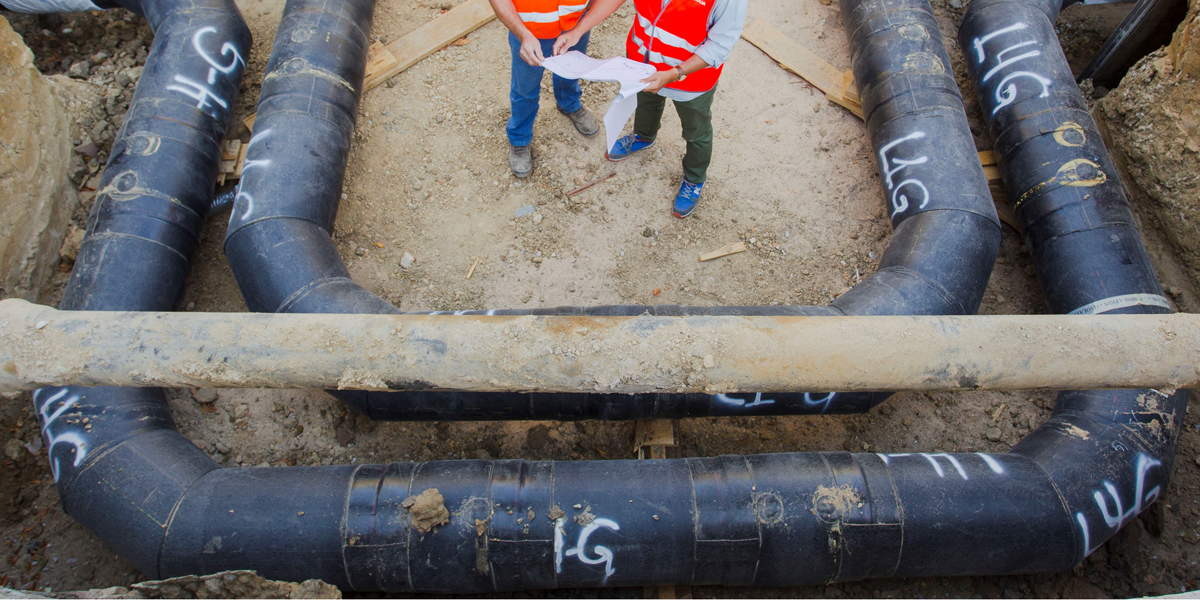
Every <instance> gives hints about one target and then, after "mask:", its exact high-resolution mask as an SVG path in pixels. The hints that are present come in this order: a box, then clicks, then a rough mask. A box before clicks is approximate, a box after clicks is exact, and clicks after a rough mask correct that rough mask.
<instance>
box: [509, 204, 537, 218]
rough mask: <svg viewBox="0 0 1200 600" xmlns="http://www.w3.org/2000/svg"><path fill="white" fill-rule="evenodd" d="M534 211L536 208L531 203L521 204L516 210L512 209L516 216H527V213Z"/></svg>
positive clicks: (530, 213)
mask: <svg viewBox="0 0 1200 600" xmlns="http://www.w3.org/2000/svg"><path fill="white" fill-rule="evenodd" d="M535 212H537V208H536V207H535V206H534V205H532V204H527V205H525V206H522V207H521V208H518V209H517V210H514V211H513V216H514V217H518V218H520V217H528V216H529V215H532V214H533V213H535Z"/></svg>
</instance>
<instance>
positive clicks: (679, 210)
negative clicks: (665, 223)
mask: <svg viewBox="0 0 1200 600" xmlns="http://www.w3.org/2000/svg"><path fill="white" fill-rule="evenodd" d="M702 189H704V184H703V183H692V182H690V181H688V180H687V179H686V178H685V179H684V180H683V183H681V184H680V185H679V193H678V194H676V196H675V204H674V206H672V207H671V214H673V215H675V216H677V217H679V218H680V219H682V218H684V217H686V216H688V215H690V214H692V211H694V210H696V205H697V204H699V203H700V190H702Z"/></svg>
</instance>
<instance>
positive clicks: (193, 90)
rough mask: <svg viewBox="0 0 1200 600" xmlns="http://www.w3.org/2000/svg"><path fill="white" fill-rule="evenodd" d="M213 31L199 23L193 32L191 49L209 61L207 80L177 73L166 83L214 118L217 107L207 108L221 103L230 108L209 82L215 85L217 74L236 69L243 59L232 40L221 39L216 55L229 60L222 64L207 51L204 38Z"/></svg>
mask: <svg viewBox="0 0 1200 600" xmlns="http://www.w3.org/2000/svg"><path fill="white" fill-rule="evenodd" d="M215 33H218V32H217V28H216V27H201V28H200V29H199V30H197V31H196V33H195V34H193V35H192V49H194V50H195V51H196V54H198V55H199V56H200V58H202V59H204V62H206V63H208V65H209V69H208V74H207V77H206V78H205V79H206V81H205V82H200V81H196V80H195V79H192V78H191V77H187V76H185V75H180V74H178V73H176V74H175V76H174V77H173V78H172V81H174V82H175V83H174V84H172V85H168V86H167V88H166V89H168V90H171V91H174V92H179V93H181V94H183V95H185V96H187V97H189V98H191V99H193V100H195V101H196V108H198V109H200V110H203V111H205V112H206V113H208V114H209V115H210V116H211V117H213V118H214V119H219V118H220V116H219V115H217V113H216V111H210V110H207V109H208V108H211V107H213V106H220V107H221V108H222V109H224V110H229V103H228V102H227V101H226V100H225V98H223V97H222V96H221V95H220V94H219V93H217V92H216V91H215V90H213V88H212V87H210V86H213V85H216V83H217V76H218V75H225V76H229V75H231V74H232V73H233V72H234V71H235V70H237V68H238V65H241V66H242V67H245V66H246V60H245V59H244V58H243V57H242V55H241V53H240V52H238V50H237V47H236V46H235V45H234V44H233V43H232V42H223V43H222V44H221V50H220V52H219V53H218V55H217V56H219V57H228V59H229V64H222V63H221V62H220V61H219V60H217V59H216V58H214V57H213V56H212V55H211V54H210V53H209V51H208V50H206V49H205V48H204V43H203V39H204V37H205V36H207V35H208V34H215Z"/></svg>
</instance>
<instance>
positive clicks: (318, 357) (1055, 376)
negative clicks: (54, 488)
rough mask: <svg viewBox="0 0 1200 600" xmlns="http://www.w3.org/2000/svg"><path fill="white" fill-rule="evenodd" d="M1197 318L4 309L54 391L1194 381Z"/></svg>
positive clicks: (3, 338) (24, 376) (30, 385)
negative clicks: (73, 388) (99, 387)
mask: <svg viewBox="0 0 1200 600" xmlns="http://www.w3.org/2000/svg"><path fill="white" fill-rule="evenodd" d="M1198 367H1200V316H1197V315H1189V314H1177V315H1125V316H1059V315H1048V316H1046V315H1044V316H975V317H650V316H641V317H570V316H537V317H535V316H452V315H440V316H429V315H320V314H306V315H291V314H284V315H277V314H249V313H135V312H126V313H117V312H82V311H80V312H75V311H59V310H56V309H53V308H48V307H45V306H39V305H35V304H30V303H27V302H24V301H22V300H5V301H3V302H0V391H3V392H11V391H16V390H29V389H36V388H38V387H42V386H46V385H82V386H94V385H116V386H163V387H245V388H319V389H332V388H339V389H365V390H383V389H388V388H391V389H405V388H409V389H411V388H422V389H429V388H435V389H454V390H474V391H502V390H531V391H533V390H536V391H560V392H572V391H604V392H707V393H718V392H734V391H739V392H758V391H773V392H786V391H882V390H930V391H931V390H962V389H987V390H1023V389H1093V388H1119V387H1123V388H1157V389H1176V388H1184V387H1194V386H1195V385H1196V383H1197V380H1198V379H1200V370H1198Z"/></svg>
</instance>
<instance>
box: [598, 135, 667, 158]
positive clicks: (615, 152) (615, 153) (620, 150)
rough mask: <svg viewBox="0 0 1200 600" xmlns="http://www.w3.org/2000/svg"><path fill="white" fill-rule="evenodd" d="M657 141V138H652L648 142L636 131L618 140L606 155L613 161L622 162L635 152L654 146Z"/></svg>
mask: <svg viewBox="0 0 1200 600" xmlns="http://www.w3.org/2000/svg"><path fill="white" fill-rule="evenodd" d="M655 141H656V140H650V141H648V142H647V141H646V140H644V139H642V136H640V135H638V134H636V133H631V134H629V135H627V136H625V137H623V138H621V139H619V140H617V143H616V144H615V145H614V146H613V149H612V152H605V153H604V157H605V158H607V159H608V160H611V161H613V162H621V161H623V160H625V159H627V158H629V157H630V156H632V155H633V153H634V152H637V151H639V150H645V149H646V148H651V147H653V146H654V142H655Z"/></svg>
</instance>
